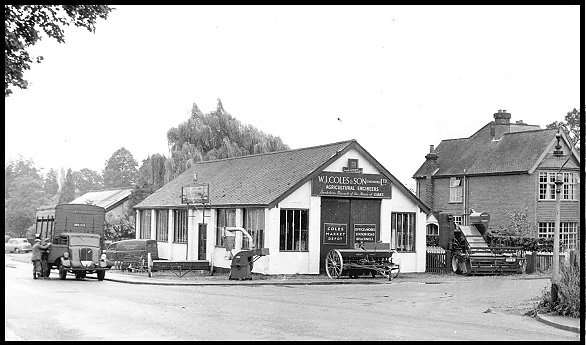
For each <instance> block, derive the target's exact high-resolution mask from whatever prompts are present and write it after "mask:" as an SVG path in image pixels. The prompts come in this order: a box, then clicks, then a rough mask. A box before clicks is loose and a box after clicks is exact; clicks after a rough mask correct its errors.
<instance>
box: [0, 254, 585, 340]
mask: <svg viewBox="0 0 586 345" xmlns="http://www.w3.org/2000/svg"><path fill="white" fill-rule="evenodd" d="M55 273H56V272H55V271H53V276H52V277H51V279H49V280H33V279H32V274H31V265H30V264H25V263H22V262H16V261H11V260H10V259H9V255H6V260H5V339H6V340H41V339H50V340H289V339H294V340H312V339H317V340H579V335H578V334H576V333H572V332H567V331H563V330H559V329H556V328H553V327H549V326H546V325H544V324H543V323H540V322H538V321H537V320H535V319H533V318H530V317H527V316H523V315H522V314H523V312H524V311H526V310H527V309H528V308H529V307H530V305H531V304H532V299H534V298H535V296H539V295H540V293H541V291H542V290H543V288H544V287H545V286H547V285H548V283H549V281H548V280H546V279H537V280H536V279H533V280H521V279H518V277H517V278H512V277H462V278H456V279H448V280H446V282H445V283H441V284H424V283H419V282H403V283H400V282H399V279H398V280H396V281H397V283H396V284H395V283H391V284H381V285H379V284H377V285H336V286H333V285H317V286H291V285H289V286H288V285H285V286H238V285H235V286H150V285H130V284H121V283H116V282H110V281H102V282H99V281H97V280H96V279H84V280H80V281H76V280H75V279H74V277H73V276H71V275H70V276H68V279H67V280H66V281H61V280H59V279H58V278H57V275H56V274H55ZM489 308H490V309H489ZM487 311H488V312H487Z"/></svg>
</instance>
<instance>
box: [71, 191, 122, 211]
mask: <svg viewBox="0 0 586 345" xmlns="http://www.w3.org/2000/svg"><path fill="white" fill-rule="evenodd" d="M131 193H132V189H110V190H97V191H90V192H87V193H85V194H84V195H82V196H80V197H78V198H77V199H75V200H73V201H71V202H70V204H92V205H96V206H100V207H103V208H105V209H106V211H109V210H110V208H112V207H114V206H116V205H118V204H119V203H120V202H122V201H124V200H125V199H127V198H128V197H129V196H130V194H131Z"/></svg>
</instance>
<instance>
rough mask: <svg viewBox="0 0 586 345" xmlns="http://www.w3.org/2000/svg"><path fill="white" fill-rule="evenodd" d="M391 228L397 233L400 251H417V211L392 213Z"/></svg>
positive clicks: (397, 246) (397, 245)
mask: <svg viewBox="0 0 586 345" xmlns="http://www.w3.org/2000/svg"><path fill="white" fill-rule="evenodd" d="M391 229H392V230H393V231H394V232H396V234H397V238H396V248H397V250H398V251H400V252H413V251H415V213H391Z"/></svg>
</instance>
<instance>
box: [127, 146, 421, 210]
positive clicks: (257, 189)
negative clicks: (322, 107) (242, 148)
mask: <svg viewBox="0 0 586 345" xmlns="http://www.w3.org/2000/svg"><path fill="white" fill-rule="evenodd" d="M349 149H356V150H357V151H358V152H359V153H361V154H362V155H364V156H365V157H366V158H367V159H370V160H371V163H373V164H374V165H375V166H376V167H377V168H378V170H379V171H381V173H383V174H384V175H386V176H387V177H389V178H390V180H391V182H392V183H393V185H394V186H395V187H397V188H398V189H399V190H400V191H401V192H403V193H404V194H405V195H407V197H409V198H411V199H412V200H413V201H414V202H415V203H416V204H417V205H418V206H419V207H421V208H422V209H424V210H425V211H427V210H428V207H427V206H426V205H425V204H424V203H423V202H421V200H419V199H418V198H417V197H416V196H415V195H414V194H413V193H412V192H410V191H409V190H408V189H407V188H406V187H405V186H404V185H403V184H402V183H401V182H399V180H397V179H396V178H395V177H394V176H393V175H392V174H391V173H390V172H388V171H387V170H386V169H385V168H384V167H383V166H382V165H380V163H378V162H377V161H376V159H374V157H372V156H371V155H370V154H369V153H368V152H366V150H364V148H362V146H360V145H359V144H358V143H357V142H356V141H355V140H349V141H342V142H338V143H333V144H327V145H321V146H315V147H308V148H302V149H297V150H288V151H280V152H272V153H265V154H257V155H249V156H242V157H235V158H228V159H221V160H214V161H205V162H198V163H196V164H195V165H194V166H192V167H191V168H189V169H188V170H187V171H185V172H184V173H182V174H181V175H179V176H178V177H177V178H175V179H174V180H172V181H170V182H169V183H167V184H166V185H164V186H163V187H161V188H160V189H159V190H157V191H156V192H155V193H153V194H151V195H150V196H148V197H147V198H146V199H145V200H143V201H142V202H141V203H139V204H138V205H136V206H135V208H157V207H177V206H184V205H183V204H181V187H183V186H189V185H192V183H193V173H196V174H197V182H198V184H205V183H209V193H210V195H209V197H210V205H211V206H223V205H231V206H236V205H259V206H261V205H262V206H269V205H274V204H276V203H278V202H279V201H280V200H282V199H283V198H284V197H285V196H286V195H288V193H290V192H292V191H294V190H296V188H298V187H299V186H300V185H301V184H303V183H305V181H307V180H308V179H309V178H310V177H311V175H312V174H315V173H317V172H319V171H320V169H323V168H324V167H325V166H326V165H328V164H330V163H331V162H332V161H334V160H335V159H337V155H338V154H340V155H342V154H343V153H344V152H346V151H347V150H349Z"/></svg>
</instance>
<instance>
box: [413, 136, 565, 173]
mask: <svg viewBox="0 0 586 345" xmlns="http://www.w3.org/2000/svg"><path fill="white" fill-rule="evenodd" d="M485 127H486V126H485ZM556 133H557V130H556V129H540V130H530V131H521V132H511V133H505V134H503V136H502V137H501V139H500V140H493V138H492V136H491V135H490V133H489V131H478V132H477V133H475V134H474V135H472V136H471V137H470V138H462V139H450V140H442V142H441V143H440V144H439V145H438V147H437V148H436V150H435V153H436V154H437V155H438V157H439V158H438V160H437V167H433V166H432V165H431V164H430V162H429V161H426V162H424V163H423V164H422V165H421V167H419V169H418V170H417V172H415V174H414V175H413V177H414V178H418V177H423V176H425V175H426V174H427V173H428V172H429V171H430V170H431V169H434V170H435V169H437V171H436V172H435V173H434V174H433V176H454V175H462V174H464V173H465V174H466V175H484V174H503V173H524V172H529V171H530V170H531V169H532V168H533V167H534V166H535V164H536V162H537V161H538V160H539V159H540V158H541V157H542V154H543V153H544V151H545V150H546V149H547V148H548V147H549V146H550V145H551V144H552V141H553V140H555V134H556Z"/></svg>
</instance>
